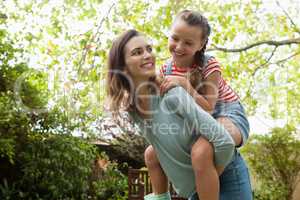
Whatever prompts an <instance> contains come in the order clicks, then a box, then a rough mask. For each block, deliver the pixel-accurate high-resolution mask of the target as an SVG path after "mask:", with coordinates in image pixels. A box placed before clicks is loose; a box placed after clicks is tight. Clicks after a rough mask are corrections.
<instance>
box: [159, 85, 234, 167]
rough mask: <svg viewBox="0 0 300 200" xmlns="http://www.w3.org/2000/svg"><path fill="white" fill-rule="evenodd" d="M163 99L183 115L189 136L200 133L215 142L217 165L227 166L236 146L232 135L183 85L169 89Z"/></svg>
mask: <svg viewBox="0 0 300 200" xmlns="http://www.w3.org/2000/svg"><path fill="white" fill-rule="evenodd" d="M162 101H163V102H162V103H165V104H166V106H167V108H168V109H169V112H171V113H176V114H178V115H180V116H182V117H183V120H184V125H185V128H186V130H187V131H189V132H188V133H185V134H186V135H187V136H189V135H191V136H192V134H199V135H201V136H203V137H205V138H206V139H207V140H208V141H209V142H210V143H212V144H213V146H214V152H215V163H216V166H226V165H227V164H228V163H229V162H230V161H231V159H232V155H233V152H234V147H235V144H234V141H233V139H232V137H231V136H230V134H229V133H228V132H227V130H226V129H225V128H224V127H223V126H222V125H220V124H219V123H218V122H217V121H216V120H215V119H214V118H213V117H212V116H211V115H210V114H208V113H207V112H206V111H205V110H203V109H202V108H201V107H199V106H198V105H197V104H196V102H195V100H194V99H193V98H192V97H191V96H190V95H189V94H188V93H187V92H186V91H185V90H184V89H183V88H182V87H175V88H173V89H171V90H169V91H168V92H167V93H166V94H165V95H164V97H163V100H162Z"/></svg>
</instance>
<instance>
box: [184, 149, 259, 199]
mask: <svg viewBox="0 0 300 200" xmlns="http://www.w3.org/2000/svg"><path fill="white" fill-rule="evenodd" d="M252 199H253V198H252V189H251V184H250V177H249V172H248V167H247V165H246V163H245V161H244V159H243V158H242V156H241V155H240V153H239V152H238V151H237V150H236V151H235V154H234V158H233V160H232V161H231V163H229V165H228V166H227V167H226V168H225V170H224V172H223V174H222V175H221V176H220V200H252ZM189 200H199V198H198V195H197V193H195V194H194V195H192V196H191V197H190V198H189Z"/></svg>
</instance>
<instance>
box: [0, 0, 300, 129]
mask: <svg viewBox="0 0 300 200" xmlns="http://www.w3.org/2000/svg"><path fill="white" fill-rule="evenodd" d="M216 2H217V3H216ZM0 8H1V9H0V13H5V16H6V17H3V18H2V27H3V28H5V29H7V31H8V32H9V34H10V37H11V38H12V39H13V41H14V42H15V43H16V45H18V46H21V47H22V48H23V49H24V51H25V52H26V54H27V59H29V60H30V63H31V64H30V66H31V67H34V68H38V69H44V70H45V71H47V73H48V75H49V77H51V78H50V79H51V82H49V83H48V86H49V88H51V91H50V95H52V96H53V99H55V101H54V102H52V103H53V104H55V105H58V106H60V109H61V110H63V111H64V112H65V113H66V115H67V117H68V119H69V121H76V122H78V124H80V125H79V126H78V127H77V128H78V130H79V131H81V132H84V133H91V132H93V130H91V129H90V127H91V126H90V125H91V123H93V122H94V121H95V119H96V118H99V117H101V116H102V111H103V109H102V106H103V105H104V104H105V102H104V98H105V91H104V86H105V84H104V81H103V79H104V76H105V72H106V63H107V62H106V61H107V54H106V53H107V49H109V48H110V45H111V42H112V39H113V38H115V37H116V35H118V34H119V33H120V32H122V31H123V30H125V29H128V28H136V29H138V30H139V31H141V32H144V33H145V34H146V35H148V36H149V37H151V39H152V41H153V44H154V47H155V51H156V55H157V57H158V59H157V60H158V66H159V65H160V64H161V63H162V62H164V61H165V59H167V58H168V57H169V56H170V55H169V53H168V49H167V48H166V46H167V33H168V30H169V27H170V26H171V23H172V19H173V17H174V16H175V14H176V13H177V12H178V11H180V10H181V9H184V8H188V9H195V10H199V11H201V12H203V13H204V15H205V16H207V17H208V19H209V21H210V24H211V26H212V30H213V31H212V35H211V37H210V40H209V41H210V43H209V46H208V49H209V50H210V51H209V52H208V53H209V54H212V55H214V56H216V57H217V59H218V60H219V61H220V63H221V64H222V67H223V75H224V76H225V78H226V79H227V80H228V81H229V82H230V84H231V86H232V87H233V88H234V89H235V90H236V91H237V92H238V94H239V95H240V97H241V99H242V100H243V102H244V103H245V105H246V107H247V111H248V112H249V114H250V115H252V114H254V113H256V111H259V112H260V114H264V115H265V116H264V117H268V118H273V119H286V118H288V123H290V124H294V125H296V124H299V122H300V119H299V117H298V116H300V115H299V110H300V109H294V108H299V105H300V103H299V101H300V99H299V96H300V95H299V91H300V90H299V85H300V84H299V80H300V79H299V70H298V69H299V63H300V62H299V58H300V57H299V54H300V53H299V51H300V49H299V47H300V46H299V45H297V44H291V45H282V46H271V45H266V44H263V45H259V46H256V47H254V48H251V49H248V50H244V51H239V52H235V53H228V52H224V51H221V50H216V49H215V50H214V47H215V46H218V47H225V48H235V49H237V48H240V47H245V46H247V45H250V44H253V43H256V42H260V41H269V40H271V41H281V40H286V39H292V38H298V37H299V32H300V31H299V30H300V28H299V26H300V25H299V23H298V22H297V21H296V19H297V16H298V15H297V14H298V10H299V4H298V1H297V0H288V1H287V3H285V4H283V3H276V1H263V0H248V1H245V2H244V1H243V2H242V1H239V0H230V1H225V2H222V1H197V2H195V1H191V0H184V1H161V0H157V1H142V0H139V1H130V2H128V1H125V0H115V1H84V0H79V1H72V0H71V1H59V2H55V3H54V2H48V1H35V0H32V1H26V2H18V1H10V3H6V2H1V3H0ZM16 10H18V15H16V14H15V13H16V12H15V11H16ZM275 10H276V12H275ZM278 22H280V23H278ZM265 94H268V95H267V96H266V95H265Z"/></svg>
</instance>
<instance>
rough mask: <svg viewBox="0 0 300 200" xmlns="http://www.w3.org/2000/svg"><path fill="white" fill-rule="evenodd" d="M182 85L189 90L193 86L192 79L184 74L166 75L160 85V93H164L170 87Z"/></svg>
mask: <svg viewBox="0 0 300 200" xmlns="http://www.w3.org/2000/svg"><path fill="white" fill-rule="evenodd" d="M176 86H181V87H183V88H184V89H185V90H187V91H188V88H190V87H192V86H191V84H190V81H189V80H188V79H187V78H185V77H183V76H166V77H165V78H164V80H163V82H162V83H161V85H160V94H161V95H163V94H164V93H165V92H167V91H168V90H169V89H171V88H173V87H176Z"/></svg>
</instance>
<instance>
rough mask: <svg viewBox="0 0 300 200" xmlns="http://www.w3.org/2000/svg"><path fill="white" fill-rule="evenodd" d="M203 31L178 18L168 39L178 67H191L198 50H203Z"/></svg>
mask: <svg viewBox="0 0 300 200" xmlns="http://www.w3.org/2000/svg"><path fill="white" fill-rule="evenodd" d="M201 36H202V31H201V29H200V28H199V27H197V26H191V25H188V24H187V23H186V22H185V21H184V20H182V19H177V20H176V21H175V22H174V24H173V26H172V28H171V31H170V36H169V40H168V47H169V51H170V53H171V55H172V58H173V61H174V62H175V64H176V65H177V66H178V67H190V66H192V64H193V63H194V55H195V53H196V51H198V50H201V49H202V47H203V45H204V42H203V41H202V40H201V38H202V37H201Z"/></svg>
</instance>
